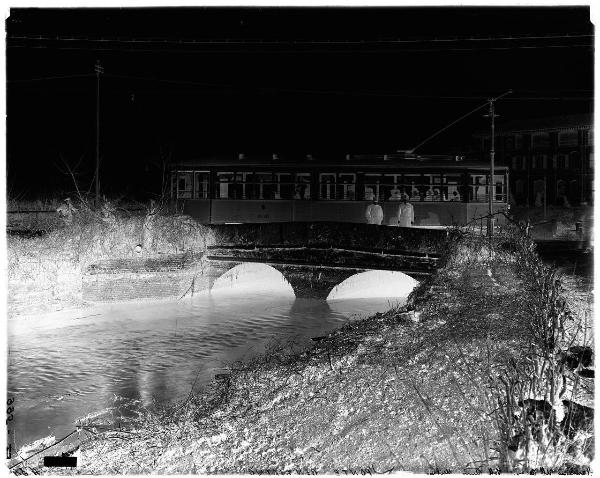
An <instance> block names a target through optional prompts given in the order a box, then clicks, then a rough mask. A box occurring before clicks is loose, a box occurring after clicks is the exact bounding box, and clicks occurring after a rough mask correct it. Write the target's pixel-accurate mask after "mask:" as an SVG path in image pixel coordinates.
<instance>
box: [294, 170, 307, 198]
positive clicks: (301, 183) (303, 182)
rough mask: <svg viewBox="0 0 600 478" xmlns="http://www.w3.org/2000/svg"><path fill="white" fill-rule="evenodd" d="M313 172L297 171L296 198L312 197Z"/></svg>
mask: <svg viewBox="0 0 600 478" xmlns="http://www.w3.org/2000/svg"><path fill="white" fill-rule="evenodd" d="M310 182H311V173H296V182H295V183H294V199H310Z"/></svg>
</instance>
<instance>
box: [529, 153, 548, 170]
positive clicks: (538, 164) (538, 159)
mask: <svg viewBox="0 0 600 478" xmlns="http://www.w3.org/2000/svg"><path fill="white" fill-rule="evenodd" d="M547 165H548V160H547V156H546V155H545V154H536V155H534V156H533V164H532V167H533V168H534V169H542V168H544V169H545V168H546V167H547Z"/></svg>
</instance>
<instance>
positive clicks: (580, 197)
mask: <svg viewBox="0 0 600 478" xmlns="http://www.w3.org/2000/svg"><path fill="white" fill-rule="evenodd" d="M476 148H477V150H478V151H479V153H480V154H481V155H482V158H485V154H486V153H489V150H490V135H489V132H488V133H487V134H486V133H483V132H482V133H481V134H479V135H477V136H476ZM496 162H497V164H498V165H505V166H508V168H509V171H510V194H511V202H512V203H513V204H515V205H519V206H530V207H534V206H538V207H540V206H543V202H544V194H545V195H546V200H547V204H548V205H556V206H577V205H586V204H587V205H589V204H592V202H593V191H594V134H593V115H592V114H577V115H563V116H553V117H547V118H538V119H527V120H519V121H512V122H507V123H505V124H500V125H499V127H497V129H496Z"/></svg>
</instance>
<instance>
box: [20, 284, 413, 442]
mask: <svg viewBox="0 0 600 478" xmlns="http://www.w3.org/2000/svg"><path fill="white" fill-rule="evenodd" d="M402 301H403V299H398V296H396V297H395V298H393V299H392V298H371V299H343V300H337V301H324V300H313V299H296V298H295V297H294V296H293V294H292V293H289V291H286V290H281V291H277V292H273V291H262V292H261V291H254V292H252V293H249V291H248V290H247V289H244V288H242V289H239V290H234V289H232V290H230V291H220V293H213V294H208V293H204V294H200V295H196V296H194V297H193V298H190V299H184V300H181V301H172V302H159V301H154V302H144V303H136V304H131V303H129V304H113V305H109V306H103V307H101V308H95V309H87V310H84V311H80V312H78V313H73V312H71V313H69V314H65V313H63V314H60V313H59V314H54V315H52V316H48V317H45V318H44V320H39V319H17V320H14V321H10V322H9V331H8V333H9V337H8V349H9V350H8V352H9V353H8V396H9V397H12V398H14V400H15V402H14V404H13V406H14V408H15V412H14V420H13V421H12V422H11V423H10V426H9V429H10V431H11V434H12V435H13V437H12V438H13V440H14V441H13V443H14V445H13V446H16V448H17V449H18V448H19V447H20V446H22V445H24V444H28V443H31V442H32V441H34V440H37V439H39V438H41V437H45V436H48V435H54V436H55V437H56V438H57V439H60V438H61V437H62V436H65V435H67V434H68V433H69V432H71V431H73V430H74V425H75V422H76V421H77V419H79V418H81V417H84V416H85V415H87V414H90V413H93V412H97V411H100V410H104V409H107V407H111V406H113V405H114V404H115V397H126V398H133V399H140V400H141V401H142V402H143V403H146V404H149V403H150V402H151V401H152V400H153V399H155V400H157V401H158V402H165V401H169V400H178V399H182V398H184V397H185V396H186V395H187V394H189V392H190V390H191V389H192V386H193V385H194V383H195V384H196V385H195V388H196V390H199V389H201V388H202V387H203V386H205V385H206V384H207V382H208V381H210V380H211V379H212V378H213V376H214V374H215V373H216V372H218V371H220V370H222V368H223V367H225V366H226V365H227V364H228V363H230V362H231V361H234V360H237V359H242V358H245V357H249V356H251V355H254V354H258V353H260V352H262V351H264V349H265V346H267V345H268V344H269V343H270V342H272V341H277V340H288V339H290V338H291V339H297V340H298V341H300V342H301V343H310V337H314V336H319V335H323V334H325V333H327V332H329V331H331V330H333V329H335V328H337V327H339V326H341V325H342V324H344V323H346V322H347V321H349V320H353V319H356V318H360V317H365V316H369V315H372V314H373V313H375V312H378V311H385V310H387V309H389V308H390V306H391V305H394V304H397V303H400V302H402Z"/></svg>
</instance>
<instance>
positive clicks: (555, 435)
mask: <svg viewBox="0 0 600 478" xmlns="http://www.w3.org/2000/svg"><path fill="white" fill-rule="evenodd" d="M490 257H491V255H490V249H489V248H488V246H487V244H486V241H485V240H484V239H482V238H476V237H471V236H465V237H463V238H462V239H461V240H460V241H457V242H456V243H455V244H454V247H453V249H452V251H451V252H450V253H449V256H448V257H446V258H445V265H444V266H443V267H442V268H441V269H440V270H439V272H438V273H437V274H436V275H435V276H434V277H433V278H432V279H431V280H430V281H428V282H426V283H424V284H422V285H421V286H420V287H419V288H418V289H417V290H415V292H414V293H413V294H412V295H411V297H410V299H409V303H408V306H407V307H406V308H402V309H395V310H390V311H389V312H387V313H385V314H377V315H375V316H373V317H371V318H369V319H366V320H362V321H358V322H354V323H351V324H348V325H347V326H345V327H343V328H341V329H339V330H337V331H335V332H333V333H332V334H330V335H328V336H327V337H321V338H319V339H318V340H317V341H316V343H315V345H314V346H313V347H312V348H310V349H308V350H300V351H299V350H295V349H294V346H293V344H287V345H280V346H279V347H277V348H275V349H273V350H270V351H269V352H268V353H267V354H265V355H263V356H261V357H259V358H258V359H256V360H254V361H252V362H249V363H248V362H246V363H236V364H234V365H232V366H231V369H230V371H229V373H227V374H224V375H221V376H219V377H217V378H218V379H217V380H216V381H215V383H214V386H213V387H211V388H210V389H209V390H207V391H206V393H204V394H201V395H194V396H190V397H189V398H188V399H187V400H186V401H184V402H182V403H178V404H175V405H174V404H170V405H168V406H166V407H162V408H157V409H155V410H152V411H150V410H142V411H141V412H139V413H140V414H139V418H137V419H136V420H133V421H132V420H131V419H128V418H125V417H123V418H122V419H118V418H117V419H116V420H113V421H112V427H111V429H110V430H109V431H103V432H101V433H98V432H100V431H101V429H102V428H103V427H104V429H105V427H106V426H107V425H108V424H107V423H102V422H99V421H97V420H93V419H91V420H90V421H89V423H87V425H86V427H87V429H88V430H90V432H87V431H85V429H86V427H83V428H81V430H80V434H81V438H82V439H83V444H82V445H81V446H80V448H79V450H78V451H77V453H78V456H79V465H80V466H79V468H78V469H77V470H73V471H76V472H80V473H93V474H116V473H137V474H147V473H159V474H167V473H169V474H170V473H223V474H230V473H258V472H262V473H279V474H281V473H313V472H318V473H335V472H341V473H344V471H350V472H352V471H353V472H361V471H366V470H370V472H371V473H373V472H387V471H414V472H436V471H437V472H441V471H445V470H450V471H452V472H464V471H467V472H475V471H476V470H486V471H487V469H488V468H492V469H495V468H496V467H498V468H499V469H502V470H504V471H508V470H512V471H518V470H530V469H532V468H539V467H541V466H544V467H545V468H546V469H548V468H551V469H552V470H555V471H559V470H562V471H585V470H586V469H587V468H586V467H587V466H588V465H589V462H590V458H591V454H592V453H593V432H592V430H591V426H592V425H591V420H590V413H591V414H593V408H592V407H593V403H592V402H593V400H592V395H591V394H592V392H591V391H590V380H589V370H590V368H589V364H588V363H587V361H586V360H584V359H583V358H582V357H583V356H584V355H585V354H581V353H579V352H581V351H582V350H584V351H590V350H591V349H587V348H580V349H577V348H576V347H575V346H579V347H587V346H590V347H591V344H592V343H593V340H591V337H592V335H591V314H590V307H591V302H590V301H589V298H588V301H587V302H586V301H583V302H580V303H579V305H578V306H577V307H575V304H574V303H573V306H572V307H571V308H569V297H568V293H567V292H568V291H567V290H565V289H564V288H562V287H561V286H560V284H559V282H557V281H556V280H555V279H556V277H555V276H554V273H553V272H552V271H549V270H547V269H546V268H545V267H544V266H543V265H542V264H541V263H540V262H539V260H538V258H537V256H536V255H535V254H534V253H532V244H531V242H529V240H527V239H526V238H519V237H516V236H512V237H510V238H508V239H502V240H500V238H498V241H497V243H496V244H495V245H494V247H493V259H490ZM565 299H566V302H565ZM578 351H579V352H578ZM578 353H579V355H577V354H578ZM586 353H587V352H586ZM588 355H589V354H588ZM540 360H542V361H541V362H540ZM584 362H585V363H584ZM584 365H585V366H584ZM584 370H587V371H588V372H587V377H588V378H585V375H586V374H585V373H583V371H584ZM592 373H593V372H592ZM559 380H560V381H561V383H563V382H564V384H565V387H561V390H557V389H556V385H557V383H558V381H559ZM591 382H592V385H591V390H593V379H592V380H591ZM525 385H527V387H528V388H527V390H526V389H525V388H523V387H524V386H525ZM563 388H564V390H563ZM498 404H500V408H498ZM590 411H591V412H590ZM551 417H554V418H551ZM117 424H118V426H117Z"/></svg>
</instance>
